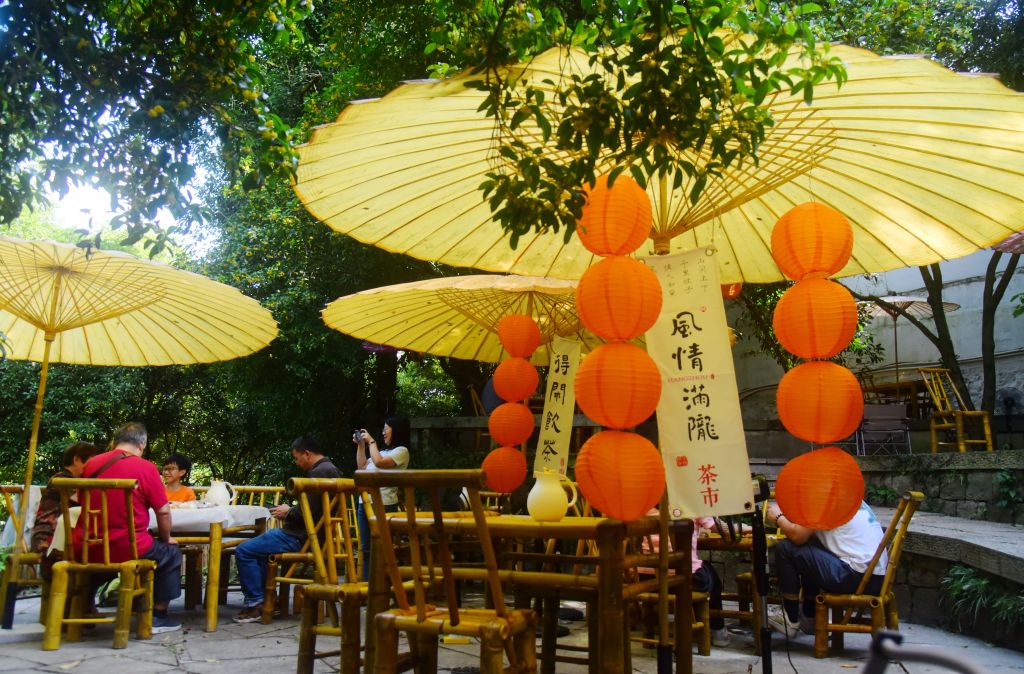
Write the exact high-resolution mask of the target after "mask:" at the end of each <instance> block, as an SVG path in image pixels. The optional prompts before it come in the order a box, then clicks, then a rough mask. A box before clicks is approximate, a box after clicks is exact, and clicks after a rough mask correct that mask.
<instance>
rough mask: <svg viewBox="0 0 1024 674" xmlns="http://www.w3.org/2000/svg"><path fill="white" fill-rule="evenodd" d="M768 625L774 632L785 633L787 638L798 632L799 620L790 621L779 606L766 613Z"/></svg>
mask: <svg viewBox="0 0 1024 674" xmlns="http://www.w3.org/2000/svg"><path fill="white" fill-rule="evenodd" d="M768 625H769V626H770V627H771V628H772V629H773V630H775V631H776V632H781V633H782V634H785V635H786V638H787V639H795V638H796V635H797V634H799V633H800V621H799V620H794V621H790V619H789V616H788V615H786V612H785V610H783V609H782V608H781V607H780V608H776V609H775V610H774V611H772V612H771V613H769V614H768Z"/></svg>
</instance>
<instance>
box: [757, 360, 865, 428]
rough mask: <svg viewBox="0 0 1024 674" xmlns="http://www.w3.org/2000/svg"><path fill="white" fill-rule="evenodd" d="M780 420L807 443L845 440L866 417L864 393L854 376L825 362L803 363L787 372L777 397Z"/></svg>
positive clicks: (833, 364) (780, 384) (839, 366)
mask: <svg viewBox="0 0 1024 674" xmlns="http://www.w3.org/2000/svg"><path fill="white" fill-rule="evenodd" d="M776 403H777V404H778V408H779V420H780V421H782V425H783V426H785V427H786V430H787V431H789V432H790V433H792V434H793V435H795V436H796V437H798V438H800V439H802V440H807V441H808V442H816V443H826V442H835V441H837V440H842V439H843V438H846V437H849V435H850V434H851V433H853V432H854V431H855V430H857V426H858V425H859V424H860V420H861V418H862V417H863V416H864V394H863V393H862V392H861V389H860V383H859V382H858V381H857V378H856V377H855V376H853V373H852V372H850V371H849V370H848V369H846V368H845V367H843V366H841V365H836V364H835V363H830V362H828V361H823V360H814V361H810V362H807V363H801V364H800V365H797V366H796V367H794V368H793V369H792V370H790V371H789V372H787V373H786V374H785V375H784V376H783V377H782V380H781V381H780V382H779V390H778V393H777V394H776Z"/></svg>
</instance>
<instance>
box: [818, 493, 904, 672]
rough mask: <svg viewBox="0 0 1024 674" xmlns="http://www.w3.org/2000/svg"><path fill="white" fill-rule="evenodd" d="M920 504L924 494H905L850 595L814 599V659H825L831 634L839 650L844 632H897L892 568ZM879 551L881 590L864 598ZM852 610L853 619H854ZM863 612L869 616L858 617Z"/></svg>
mask: <svg viewBox="0 0 1024 674" xmlns="http://www.w3.org/2000/svg"><path fill="white" fill-rule="evenodd" d="M923 500H924V494H922V493H921V492H919V491H911V492H907V493H905V494H904V495H903V497H902V498H901V499H900V503H899V505H898V506H897V508H896V512H895V513H893V516H892V520H891V521H890V522H889V526H888V527H887V528H886V530H885V534H884V535H883V536H882V540H881V541H880V542H879V543H878V549H877V550H875V554H874V556H873V557H872V558H871V562H870V563H869V564H868V567H867V569H865V570H864V576H863V578H861V581H860V584H859V585H858V586H857V590H856V592H854V593H853V594H829V593H826V592H822V593H820V594H819V595H818V597H817V599H816V603H815V608H814V630H815V634H814V657H816V658H825V657H828V649H829V647H828V635H829V633H830V632H831V633H832V646H833V648H836V649H842V647H843V635H844V634H845V633H846V632H861V633H874V632H877V631H878V630H881V629H890V630H898V629H899V626H900V620H899V615H898V614H897V611H896V596H895V595H894V594H893V589H892V586H893V579H894V578H895V577H896V567H897V566H898V565H899V561H900V553H901V552H902V551H903V539H904V538H905V537H906V535H907V527H908V526H910V519H911V518H912V517H913V516H914V512H915V511H916V510H917V507H918V506H919V505H920V504H921V501H923ZM883 551H888V553H889V562H888V566H887V567H886V569H885V579H884V580H883V581H882V588H881V590H879V592H878V594H877V595H873V594H864V588H865V587H867V584H868V581H869V580H871V575H872V573H873V572H874V570H875V566H876V565H877V564H878V560H879V559H880V558H881V556H882V552H883ZM830 608H831V609H832V621H831V622H830V621H829V619H828V611H829V609H830ZM854 610H856V612H857V615H856V616H855V615H854ZM865 610H867V611H868V613H869V615H868V616H867V617H864V616H863V615H862V614H863V613H864V611H865Z"/></svg>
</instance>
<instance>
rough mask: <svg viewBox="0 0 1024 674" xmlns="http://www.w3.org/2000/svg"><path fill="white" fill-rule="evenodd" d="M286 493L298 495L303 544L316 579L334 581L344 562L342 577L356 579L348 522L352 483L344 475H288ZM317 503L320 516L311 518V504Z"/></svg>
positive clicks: (350, 580)
mask: <svg viewBox="0 0 1024 674" xmlns="http://www.w3.org/2000/svg"><path fill="white" fill-rule="evenodd" d="M288 492H289V493H290V494H295V495H297V496H298V497H299V508H301V510H302V521H303V523H304V524H305V525H306V534H307V535H306V546H307V547H308V550H309V553H310V554H311V555H312V556H313V566H314V569H315V575H316V579H317V582H320V583H328V584H333V585H337V584H338V578H339V576H338V566H339V564H342V565H344V568H345V579H346V580H347V581H348V582H356V579H357V578H358V576H357V575H356V562H355V554H354V550H355V548H354V547H353V545H352V529H351V527H350V525H349V521H350V514H349V513H350V509H351V502H352V501H351V499H352V498H353V497H354V496H355V495H356V494H357V492H358V489H357V488H356V483H355V482H353V481H352V480H348V479H345V478H309V477H303V478H292V479H290V480H288ZM316 502H319V504H320V517H319V519H318V520H316V521H314V518H313V509H312V507H311V506H312V504H313V503H316Z"/></svg>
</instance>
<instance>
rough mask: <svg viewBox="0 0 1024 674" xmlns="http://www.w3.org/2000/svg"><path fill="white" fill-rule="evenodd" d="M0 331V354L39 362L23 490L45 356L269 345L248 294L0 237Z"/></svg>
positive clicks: (85, 357) (155, 266)
mask: <svg viewBox="0 0 1024 674" xmlns="http://www.w3.org/2000/svg"><path fill="white" fill-rule="evenodd" d="M0 331H2V332H3V333H4V335H6V337H7V343H6V345H5V346H6V351H7V357H8V358H13V359H16V360H34V361H37V362H40V363H42V369H41V372H40V379H39V391H38V395H37V398H36V408H35V417H34V419H33V422H32V436H31V439H30V441H29V454H28V467H27V469H26V471H25V490H26V491H25V493H28V487H29V486H30V485H31V484H32V469H33V465H34V463H35V452H36V444H37V442H38V439H39V420H40V417H41V414H42V410H43V398H44V395H45V393H46V375H47V371H48V368H49V364H50V363H51V362H60V363H79V364H86V365H172V364H180V365H187V364H193V363H210V362H214V361H220V360H228V359H231V358H237V357H239V356H246V355H249V354H251V353H253V352H255V351H258V350H260V349H262V348H263V347H264V346H266V345H267V344H269V343H270V341H271V340H273V339H274V337H276V336H277V323H276V322H275V321H274V318H273V316H271V314H270V312H269V311H267V310H266V309H264V308H263V307H262V306H260V304H259V303H258V302H256V301H255V300H253V299H250V298H248V297H246V296H245V295H243V294H242V293H241V292H239V291H238V290H236V289H235V288H232V287H230V286H227V285H224V284H222V283H217V282H216V281H213V280H211V279H208V278H206V277H204V276H200V275H198V274H193V273H190V272H187V271H182V270H180V269H175V268H173V267H170V266H167V265H165V264H161V263H159V262H150V261H145V260H140V259H138V258H136V257H134V256H132V255H128V254H127V253H119V252H107V251H93V252H91V253H87V252H86V251H85V250H84V249H82V248H78V247H76V246H72V245H68V244H62V243H55V242H53V241H22V240H20V239H13V238H8V237H0ZM23 502H24V503H27V502H28V499H24V500H23Z"/></svg>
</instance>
